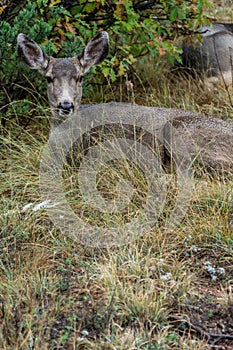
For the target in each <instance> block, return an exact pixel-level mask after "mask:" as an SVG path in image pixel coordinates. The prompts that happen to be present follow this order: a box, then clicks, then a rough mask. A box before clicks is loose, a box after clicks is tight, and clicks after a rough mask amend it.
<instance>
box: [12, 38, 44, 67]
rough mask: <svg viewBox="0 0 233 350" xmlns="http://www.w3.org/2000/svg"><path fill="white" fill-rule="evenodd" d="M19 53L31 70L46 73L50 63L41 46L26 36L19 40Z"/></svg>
mask: <svg viewBox="0 0 233 350" xmlns="http://www.w3.org/2000/svg"><path fill="white" fill-rule="evenodd" d="M17 51H18V55H19V57H20V59H21V60H22V61H23V62H24V63H25V64H26V65H27V66H29V67H30V68H32V69H38V70H39V71H40V72H41V73H44V72H45V70H46V68H47V67H48V63H49V56H48V55H46V53H44V52H43V51H42V49H41V48H40V46H39V45H38V44H37V43H36V42H35V41H33V40H32V39H30V38H28V37H27V36H26V35H24V34H22V33H21V34H19V35H18V38H17Z"/></svg>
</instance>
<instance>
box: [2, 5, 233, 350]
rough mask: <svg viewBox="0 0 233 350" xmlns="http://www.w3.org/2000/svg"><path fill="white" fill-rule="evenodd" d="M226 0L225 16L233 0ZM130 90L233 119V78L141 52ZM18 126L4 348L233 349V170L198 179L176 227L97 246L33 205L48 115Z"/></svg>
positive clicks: (6, 249)
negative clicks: (230, 82)
mask: <svg viewBox="0 0 233 350" xmlns="http://www.w3.org/2000/svg"><path fill="white" fill-rule="evenodd" d="M215 3H217V1H216V2H215ZM221 4H222V8H221V9H220V8H219V11H218V13H219V14H220V17H221V19H224V15H225V13H226V12H225V11H224V7H225V5H226V6H228V8H230V7H231V6H232V5H231V1H225V2H224V4H223V2H221ZM229 13H230V11H227V14H228V19H229V20H232V18H231V17H230V15H229ZM152 70H153V71H152ZM131 80H132V79H131ZM120 91H124V93H123V92H122V95H121V96H123V95H124V99H125V100H129V101H134V102H137V103H140V104H144V105H156V106H166V107H175V108H177V107H178V108H185V109H189V110H192V111H197V112H202V113H203V112H204V113H209V114H212V115H216V116H218V117H220V118H223V119H226V120H232V117H231V115H232V107H231V106H230V102H229V96H228V93H227V91H225V89H224V88H219V89H218V91H214V92H213V91H212V92H210V91H208V90H207V89H206V88H205V87H203V86H202V84H201V82H194V81H187V80H185V81H184V80H179V81H177V80H176V81H174V79H171V76H170V74H169V71H168V70H167V68H166V67H164V65H163V64H162V65H161V64H158V65H156V66H155V67H154V68H153V64H152V63H149V62H147V63H146V65H144V66H142V64H141V65H140V68H139V73H138V76H137V77H134V87H132V85H131V84H130V83H128V84H127V85H124V84H122V87H121V89H120ZM106 93H107V92H106V91H102V92H99V93H98V94H97V97H96V99H97V100H101V96H102V95H103V94H106ZM114 94H116V91H113V88H112V89H111V90H110V91H109V90H108V99H109V100H111V99H116V98H115V96H114ZM118 94H119V91H118ZM117 96H119V95H117ZM86 99H87V100H88V97H86ZM39 125H40V126H39ZM38 126H39V127H38ZM9 130H10V131H9ZM9 130H8V131H9V132H8V133H7V134H5V135H4V136H1V139H0V143H1V154H2V156H1V159H0V178H1V182H0V194H1V197H0V213H1V215H0V227H1V228H0V232H1V241H0V251H1V255H0V280H1V282H0V320H1V322H0V349H6V350H10V349H14V350H19V349H23V350H24V349H34V350H36V349H38V350H39V349H43V350H44V349H96V350H97V349H106V350H107V349H108V350H111V349H112V350H113V349H119V350H123V349H125V350H130V349H131V350H133V349H145V350H154V349H161V350H162V349H164V350H165V349H166V350H167V349H177V350H182V349H184V350H187V349H190V350H192V349H193V350H204V349H215V348H216V349H228V350H229V349H232V346H233V345H232V344H233V339H232V338H230V335H231V336H232V334H233V319H232V314H233V294H232V285H233V273H232V271H233V269H232V266H233V254H232V253H233V231H232V226H231V221H230V219H232V218H231V216H232V204H231V203H232V180H231V179H228V180H227V179H219V180H212V179H210V178H208V176H206V177H204V178H202V179H197V180H196V183H195V190H194V192H193V197H192V200H191V205H190V208H189V210H188V213H187V215H186V217H185V219H184V220H183V221H182V223H181V224H180V225H179V227H178V228H177V229H176V230H175V231H173V232H167V231H165V230H164V229H163V227H162V225H161V226H160V227H156V228H154V229H151V230H147V232H145V233H144V235H143V236H141V237H135V239H134V240H133V241H132V242H131V243H130V244H127V242H126V244H125V245H123V246H121V247H115V248H114V247H111V248H108V247H105V248H102V249H101V248H90V247H87V246H82V245H80V244H79V243H78V242H77V241H75V240H73V239H72V238H70V237H69V236H68V235H64V234H63V233H62V232H61V231H60V230H59V229H57V228H56V227H55V226H54V224H53V223H52V222H51V221H50V219H49V217H48V215H47V213H46V211H45V210H43V208H41V209H38V210H33V208H34V209H35V205H36V204H38V203H41V195H40V192H39V163H40V159H41V154H42V151H43V147H44V145H45V143H46V138H47V134H48V126H47V125H46V123H42V124H39V123H38V124H36V123H35V124H33V123H30V124H29V126H28V127H27V128H26V129H25V128H20V127H19V126H18V125H17V127H16V126H15V125H13V124H12V125H10V128H9ZM105 171H106V173H107V172H108V169H107V170H106V169H105ZM69 176H71V177H72V174H69ZM69 178H70V177H69ZM109 181H110V183H111V186H113V185H114V181H113V180H112V178H111V176H110V178H109ZM112 181H113V182H112ZM71 182H72V181H71ZM104 185H105V186H106V184H104ZM104 185H102V186H104ZM29 203H32V205H31V207H30V208H29V209H27V210H26V209H25V205H27V204H29ZM23 208H24V209H23ZM95 220H96V219H95ZM109 223H110V218H109ZM105 224H108V219H107V218H106V217H105ZM111 224H112V223H111ZM133 234H134V232H132V235H133ZM213 334H225V335H228V337H227V336H225V337H224V336H221V335H220V336H219V337H214V336H213Z"/></svg>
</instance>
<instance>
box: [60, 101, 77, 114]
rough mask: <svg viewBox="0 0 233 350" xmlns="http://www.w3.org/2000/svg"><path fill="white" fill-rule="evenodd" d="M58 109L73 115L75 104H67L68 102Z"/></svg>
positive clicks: (61, 103)
mask: <svg viewBox="0 0 233 350" xmlns="http://www.w3.org/2000/svg"><path fill="white" fill-rule="evenodd" d="M58 108H59V109H60V110H62V111H63V112H65V113H67V114H69V113H72V112H73V111H74V105H73V103H70V102H66V101H65V102H60V103H59V105H58Z"/></svg>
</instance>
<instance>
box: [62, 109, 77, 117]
mask: <svg viewBox="0 0 233 350" xmlns="http://www.w3.org/2000/svg"><path fill="white" fill-rule="evenodd" d="M73 112H74V111H73V110H71V111H65V110H64V109H59V112H58V114H59V115H60V116H61V117H63V118H67V117H69V116H70V115H72V114H73Z"/></svg>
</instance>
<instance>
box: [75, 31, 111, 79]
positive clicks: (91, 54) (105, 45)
mask: <svg viewBox="0 0 233 350" xmlns="http://www.w3.org/2000/svg"><path fill="white" fill-rule="evenodd" d="M108 52H109V38H108V33H107V32H101V33H99V34H98V35H96V36H95V37H94V38H92V39H91V41H89V43H88V44H87V46H86V47H85V49H84V50H83V51H82V52H81V53H80V54H79V55H78V56H77V57H78V59H79V61H80V63H81V65H82V67H83V73H86V72H87V71H88V70H89V69H90V68H91V67H92V66H95V65H96V64H100V63H101V62H102V61H103V60H104V59H105V57H106V56H107V54H108Z"/></svg>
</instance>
